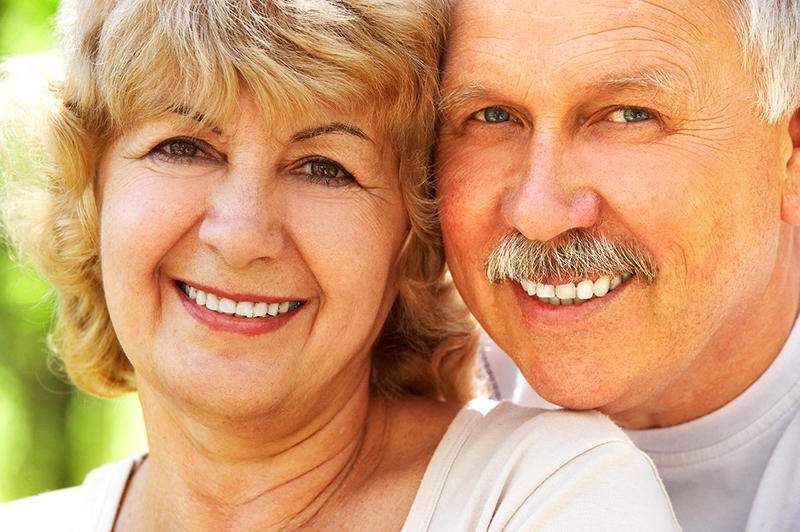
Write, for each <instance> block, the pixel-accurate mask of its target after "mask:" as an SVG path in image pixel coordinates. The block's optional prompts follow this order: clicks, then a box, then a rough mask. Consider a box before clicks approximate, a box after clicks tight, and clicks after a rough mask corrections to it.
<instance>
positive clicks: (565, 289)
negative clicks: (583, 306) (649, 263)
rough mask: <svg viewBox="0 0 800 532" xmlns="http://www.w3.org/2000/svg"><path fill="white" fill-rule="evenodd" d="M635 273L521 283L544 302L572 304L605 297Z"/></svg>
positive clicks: (523, 287) (528, 291)
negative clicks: (569, 281)
mask: <svg viewBox="0 0 800 532" xmlns="http://www.w3.org/2000/svg"><path fill="white" fill-rule="evenodd" d="M633 275H634V274H633V273H632V272H629V273H624V274H621V275H615V276H614V277H611V276H609V275H602V276H600V277H599V278H597V279H596V280H594V281H592V280H591V279H583V280H581V281H577V282H571V283H563V284H545V283H537V282H534V281H529V280H527V279H523V280H522V281H520V283H519V284H520V286H522V289H523V290H525V292H527V293H528V295H529V296H531V297H535V298H536V299H538V300H539V301H541V302H543V303H548V304H550V305H572V304H574V303H582V302H584V301H589V300H590V299H595V298H598V297H603V296H605V295H606V294H608V293H609V292H610V291H611V290H614V289H615V288H617V287H618V286H619V285H621V284H622V283H624V282H626V281H627V280H628V279H630V278H631V277H633Z"/></svg>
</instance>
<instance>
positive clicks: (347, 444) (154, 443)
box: [115, 386, 389, 532]
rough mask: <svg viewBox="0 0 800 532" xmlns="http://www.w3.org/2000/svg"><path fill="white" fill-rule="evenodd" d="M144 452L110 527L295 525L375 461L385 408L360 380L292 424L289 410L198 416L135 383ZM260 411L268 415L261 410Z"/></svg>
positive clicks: (217, 528)
mask: <svg viewBox="0 0 800 532" xmlns="http://www.w3.org/2000/svg"><path fill="white" fill-rule="evenodd" d="M140 398H141V400H142V404H143V409H144V411H145V413H146V415H145V417H146V424H147V427H148V433H149V434H151V435H153V436H152V437H150V439H149V444H150V455H149V457H148V459H147V460H146V461H145V463H144V465H143V466H142V467H141V468H140V470H139V471H138V472H137V473H136V474H135V475H134V477H133V478H132V480H131V483H130V485H129V488H128V492H127V495H126V497H125V500H124V502H123V505H122V508H121V510H120V515H119V516H118V518H117V526H116V527H115V530H118V531H137V530H159V531H165V532H166V531H170V530H181V531H186V530H191V531H204V530H213V531H220V530H236V531H248V530H259V531H269V530H300V529H303V528H307V525H309V524H310V523H311V522H312V521H313V520H314V518H315V516H317V515H318V514H320V513H321V512H324V511H325V508H326V507H327V506H329V505H330V503H331V501H332V500H335V499H336V498H337V494H339V492H341V491H342V490H343V486H345V485H346V484H348V482H350V480H352V479H351V477H352V476H353V474H354V472H358V473H359V474H360V473H363V472H366V471H369V470H370V468H374V467H377V464H378V463H379V462H380V459H381V458H380V457H381V449H383V448H385V446H386V445H385V441H384V440H385V438H386V437H387V434H388V430H387V429H386V419H387V415H388V414H387V413H388V411H389V409H388V408H387V406H386V405H385V403H383V402H382V401H374V400H370V397H369V393H368V390H367V389H366V386H365V389H363V390H360V391H359V392H358V393H355V394H352V395H351V396H350V397H349V398H347V399H346V400H344V401H343V402H342V404H341V405H338V406H334V407H332V408H331V409H328V410H326V411H324V412H321V415H320V416H318V417H316V418H314V419H313V420H312V421H313V422H312V423H307V424H300V425H298V426H297V428H296V429H295V430H293V429H292V427H291V423H292V422H293V420H292V418H291V416H285V415H280V416H278V415H276V416H274V419H268V420H258V421H254V420H244V421H242V422H241V423H236V422H233V423H231V424H230V425H229V426H227V427H226V426H225V423H221V424H217V423H200V422H198V421H197V420H196V419H190V418H188V417H186V416H183V415H180V414H175V413H174V412H171V411H170V410H169V409H168V408H164V407H163V403H162V402H160V401H158V400H155V397H154V396H153V394H151V393H150V392H149V390H147V388H144V389H142V390H140ZM267 417H269V416H267Z"/></svg>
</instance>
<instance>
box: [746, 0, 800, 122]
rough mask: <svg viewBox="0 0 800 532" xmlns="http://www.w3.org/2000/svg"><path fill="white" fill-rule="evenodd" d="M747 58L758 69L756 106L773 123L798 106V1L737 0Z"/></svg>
mask: <svg viewBox="0 0 800 532" xmlns="http://www.w3.org/2000/svg"><path fill="white" fill-rule="evenodd" d="M737 3H738V4H739V5H738V6H737V9H738V10H739V15H740V17H741V18H740V21H739V24H740V31H741V34H742V35H741V36H742V38H743V41H744V42H743V44H744V48H745V52H746V54H747V58H748V60H749V61H752V62H753V66H754V67H755V68H756V70H759V69H760V70H761V79H760V80H759V82H760V83H759V84H760V87H759V93H758V105H759V107H760V109H761V111H762V112H763V114H764V117H765V118H766V119H767V120H769V121H770V122H775V121H777V120H779V119H781V118H783V117H785V116H787V115H788V114H791V113H793V112H794V110H795V109H797V108H798V106H800V0H739V1H738V2H737Z"/></svg>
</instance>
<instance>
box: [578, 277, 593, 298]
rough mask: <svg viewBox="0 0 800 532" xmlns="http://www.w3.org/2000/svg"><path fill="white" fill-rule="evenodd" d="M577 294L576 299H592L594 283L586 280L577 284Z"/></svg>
mask: <svg viewBox="0 0 800 532" xmlns="http://www.w3.org/2000/svg"><path fill="white" fill-rule="evenodd" d="M577 294H578V299H583V300H586V299H592V296H594V283H593V282H592V281H590V280H588V279H587V280H585V281H581V282H579V283H578V290H577Z"/></svg>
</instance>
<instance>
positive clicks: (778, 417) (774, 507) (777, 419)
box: [481, 323, 800, 532]
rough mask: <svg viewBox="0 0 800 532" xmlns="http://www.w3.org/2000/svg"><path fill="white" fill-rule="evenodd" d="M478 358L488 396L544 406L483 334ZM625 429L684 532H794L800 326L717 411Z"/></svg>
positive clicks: (798, 497) (798, 522) (797, 520)
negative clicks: (682, 420)
mask: <svg viewBox="0 0 800 532" xmlns="http://www.w3.org/2000/svg"><path fill="white" fill-rule="evenodd" d="M481 357H482V359H483V360H484V362H485V363H486V364H487V369H486V370H485V371H486V374H487V379H488V380H489V382H490V388H491V391H492V392H493V393H494V394H495V398H505V399H513V400H514V401H515V402H518V403H519V404H525V405H529V406H538V407H547V406H548V403H546V402H545V401H544V400H543V399H541V398H540V397H539V396H538V395H536V394H535V393H534V392H533V390H531V389H530V386H528V384H527V383H526V382H525V379H524V378H523V377H522V375H521V374H520V373H519V371H517V369H516V367H515V366H514V365H513V362H511V361H510V359H508V357H506V356H505V355H504V354H503V353H502V351H500V349H499V348H498V347H497V346H496V345H495V344H494V343H493V342H492V341H491V340H490V339H489V338H488V337H484V340H483V349H482V351H481ZM550 406H551V407H552V405H550ZM626 433H627V434H628V436H630V438H631V439H632V440H633V442H634V443H636V445H637V446H639V448H640V449H642V450H643V451H645V452H647V453H648V454H649V455H650V457H651V458H652V459H653V461H654V462H655V464H656V466H658V471H659V473H660V474H661V478H662V479H663V481H664V485H665V486H666V487H667V492H668V493H669V495H670V498H671V499H672V504H673V506H674V508H675V513H676V514H677V516H678V521H679V522H680V524H681V526H682V527H683V529H684V531H685V532H738V531H746V532H756V531H758V532H798V531H800V325H798V324H797V323H796V324H795V327H794V329H793V330H792V332H791V334H790V336H789V338H788V339H787V341H786V344H785V345H784V347H783V349H782V350H781V352H780V354H779V355H778V357H777V358H776V359H775V361H774V362H773V363H772V365H771V366H770V367H769V369H767V371H766V372H764V374H763V375H762V376H761V377H760V378H759V379H758V380H757V381H756V382H755V383H754V384H753V385H752V386H750V388H748V389H747V390H746V391H745V392H744V393H743V394H741V395H740V396H739V397H737V398H736V399H734V400H733V401H731V402H730V403H728V404H727V405H725V406H724V407H723V408H721V409H719V410H717V411H715V412H712V413H711V414H708V415H706V416H704V417H702V418H700V419H696V420H694V421H691V422H689V423H684V424H682V425H677V426H675V427H669V428H663V429H650V430H638V431H626Z"/></svg>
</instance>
